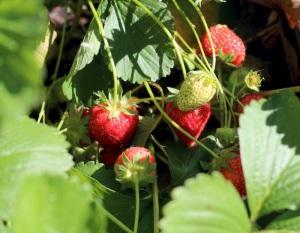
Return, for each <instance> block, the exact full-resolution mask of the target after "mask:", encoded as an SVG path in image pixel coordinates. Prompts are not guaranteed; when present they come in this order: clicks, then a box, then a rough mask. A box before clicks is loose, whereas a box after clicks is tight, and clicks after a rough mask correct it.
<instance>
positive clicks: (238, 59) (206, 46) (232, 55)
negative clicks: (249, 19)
mask: <svg viewBox="0 0 300 233" xmlns="http://www.w3.org/2000/svg"><path fill="white" fill-rule="evenodd" d="M209 31H210V34H211V37H212V41H213V44H214V48H215V52H216V55H219V56H220V58H221V59H222V60H224V61H225V62H228V63H231V64H233V65H236V66H240V65H241V64H242V63H243V62H244V60H245V57H246V48H245V44H244V42H243V40H242V39H241V38H240V37H239V36H238V35H236V34H235V32H234V31H232V30H231V29H229V28H228V27H227V26H226V25H221V24H217V25H215V26H212V27H210V28H209ZM201 43H202V46H203V50H204V52H205V54H206V56H208V57H212V55H213V53H212V47H211V44H210V42H209V39H208V35H207V34H205V35H204V36H203V37H202V38H201Z"/></svg>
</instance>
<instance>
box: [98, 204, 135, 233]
mask: <svg viewBox="0 0 300 233" xmlns="http://www.w3.org/2000/svg"><path fill="white" fill-rule="evenodd" d="M101 212H103V213H104V215H106V217H107V218H108V219H109V220H110V221H112V222H113V223H114V224H116V225H117V226H118V227H119V228H120V229H122V230H123V231H124V232H126V233H133V231H132V230H130V229H129V228H128V227H127V226H126V225H125V224H124V223H122V222H121V221H120V220H119V219H118V218H116V217H115V216H114V215H112V214H111V213H110V212H109V211H108V210H106V209H105V208H103V207H102V208H101Z"/></svg>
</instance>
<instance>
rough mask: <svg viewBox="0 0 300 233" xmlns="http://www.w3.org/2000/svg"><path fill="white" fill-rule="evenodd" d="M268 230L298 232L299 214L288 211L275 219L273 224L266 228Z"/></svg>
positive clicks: (299, 228)
mask: <svg viewBox="0 0 300 233" xmlns="http://www.w3.org/2000/svg"><path fill="white" fill-rule="evenodd" d="M267 229H270V230H281V229H284V230H290V231H298V232H299V231H300V212H299V211H290V212H287V213H284V214H282V215H280V216H279V217H277V218H275V219H274V220H273V222H272V223H271V224H270V225H268V226H267Z"/></svg>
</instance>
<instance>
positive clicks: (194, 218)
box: [161, 173, 251, 233]
mask: <svg viewBox="0 0 300 233" xmlns="http://www.w3.org/2000/svg"><path fill="white" fill-rule="evenodd" d="M172 197H173V200H172V201H171V202H170V203H168V204H167V205H166V206H165V208H164V216H165V217H164V218H163V219H162V221H161V227H162V232H163V233H168V232H170V233H171V232H172V233H177V232H178V233H179V232H180V233H181V232H189V233H241V232H243V233H248V232H250V229H251V225H250V222H249V219H248V216H247V211H246V208H245V207H244V205H243V202H242V200H241V199H240V196H239V194H238V193H237V191H236V190H235V188H234V187H233V185H232V184H231V183H229V182H228V181H226V180H225V179H224V178H223V176H222V175H221V174H219V173H213V175H212V176H210V175H205V174H200V175H198V176H197V177H196V178H193V179H190V180H188V181H187V182H186V183H185V186H184V187H179V188H176V189H174V191H173V193H172Z"/></svg>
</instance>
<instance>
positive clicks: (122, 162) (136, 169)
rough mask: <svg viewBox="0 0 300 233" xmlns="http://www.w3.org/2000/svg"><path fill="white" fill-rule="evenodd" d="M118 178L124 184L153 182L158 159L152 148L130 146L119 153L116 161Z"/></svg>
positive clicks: (115, 167)
mask: <svg viewBox="0 0 300 233" xmlns="http://www.w3.org/2000/svg"><path fill="white" fill-rule="evenodd" d="M114 169H115V173H116V178H117V180H118V181H119V182H120V183H122V184H127V185H133V184H134V182H135V181H138V182H139V183H140V185H146V184H148V183H152V182H153V181H154V179H155V178H156V161H155V157H154V155H153V154H152V153H151V151H150V150H148V149H147V148H144V147H130V148H128V149H126V150H125V151H124V152H123V153H122V154H120V155H119V157H118V158H117V160H116V162H115V166H114Z"/></svg>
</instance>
